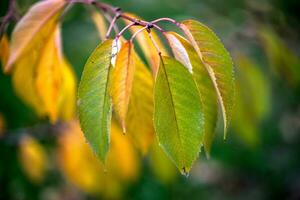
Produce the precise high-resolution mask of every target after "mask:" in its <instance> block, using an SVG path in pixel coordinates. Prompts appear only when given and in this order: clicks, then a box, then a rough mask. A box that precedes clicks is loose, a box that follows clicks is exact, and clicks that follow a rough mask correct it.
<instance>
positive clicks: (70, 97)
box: [59, 58, 77, 121]
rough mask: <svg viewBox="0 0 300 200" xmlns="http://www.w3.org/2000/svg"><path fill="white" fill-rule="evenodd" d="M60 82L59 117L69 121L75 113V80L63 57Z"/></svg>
mask: <svg viewBox="0 0 300 200" xmlns="http://www.w3.org/2000/svg"><path fill="white" fill-rule="evenodd" d="M61 64H62V65H61V73H62V83H61V94H60V101H59V118H60V119H62V120H64V121H69V120H72V119H74V118H75V115H76V89H77V81H76V76H75V74H74V71H73V69H72V67H71V65H70V64H69V63H68V62H67V60H66V59H65V58H63V60H62V63H61Z"/></svg>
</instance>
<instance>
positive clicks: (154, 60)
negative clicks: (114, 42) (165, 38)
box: [125, 13, 168, 76]
mask: <svg viewBox="0 0 300 200" xmlns="http://www.w3.org/2000/svg"><path fill="white" fill-rule="evenodd" d="M125 14H126V15H128V16H130V17H132V18H135V19H141V18H140V17H138V16H136V15H134V14H132V13H125ZM125 23H127V24H129V23H130V22H128V21H127V20H125ZM139 29H140V27H138V26H132V27H131V28H130V30H131V32H132V33H135V32H136V31H138V30H139ZM151 34H152V37H153V39H154V40H155V42H156V43H157V45H158V47H159V49H160V51H161V53H162V55H165V56H167V55H168V53H167V51H166V49H165V48H164V46H163V44H162V42H161V41H160V38H159V37H158V36H157V34H156V33H155V32H154V31H151ZM136 38H137V41H138V43H139V46H140V47H141V49H142V51H143V53H144V54H145V57H146V58H147V62H148V64H149V65H150V66H151V68H152V71H153V75H154V76H155V75H156V73H157V70H158V67H159V63H160V58H159V55H158V52H157V49H156V48H155V46H154V45H153V42H152V41H151V39H150V38H149V34H148V32H147V31H146V30H145V31H142V32H141V33H140V34H138V35H137V37H136Z"/></svg>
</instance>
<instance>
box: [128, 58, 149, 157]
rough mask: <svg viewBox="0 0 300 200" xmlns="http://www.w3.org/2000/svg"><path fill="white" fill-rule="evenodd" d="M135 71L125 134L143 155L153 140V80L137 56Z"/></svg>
mask: <svg viewBox="0 0 300 200" xmlns="http://www.w3.org/2000/svg"><path fill="white" fill-rule="evenodd" d="M134 59H135V65H136V70H135V74H134V80H133V86H132V92H131V96H130V102H129V107H128V114H127V119H126V126H127V132H128V134H129V135H130V136H131V137H132V139H133V142H134V144H135V145H136V146H137V147H138V148H139V149H140V150H141V152H142V154H143V155H145V154H146V153H147V152H148V149H149V146H150V145H151V144H152V142H153V140H154V128H153V119H152V118H153V79H152V76H151V73H150V71H149V70H148V69H147V67H146V65H145V64H144V63H143V61H142V60H141V59H140V58H139V56H138V55H137V54H135V56H134Z"/></svg>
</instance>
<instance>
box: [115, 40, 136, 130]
mask: <svg viewBox="0 0 300 200" xmlns="http://www.w3.org/2000/svg"><path fill="white" fill-rule="evenodd" d="M134 71H135V62H134V48H133V44H132V43H131V42H130V41H129V42H126V43H125V44H124V45H122V47H121V50H120V52H119V53H118V55H117V58H116V65H115V67H114V69H113V71H112V82H111V90H110V91H111V92H110V93H111V97H112V103H113V106H114V111H115V112H116V114H117V116H118V118H119V120H120V122H121V126H122V129H123V132H124V133H125V132H126V125H125V124H126V123H125V121H126V115H127V110H128V105H129V99H130V94H131V90H132V82H133V78H134Z"/></svg>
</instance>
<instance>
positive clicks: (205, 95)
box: [166, 32, 218, 157]
mask: <svg viewBox="0 0 300 200" xmlns="http://www.w3.org/2000/svg"><path fill="white" fill-rule="evenodd" d="M166 36H167V38H168V41H169V43H170V46H171V48H172V51H173V53H174V55H175V58H176V59H177V60H178V61H180V62H181V63H182V64H183V65H185V66H186V67H187V68H188V69H189V70H190V71H192V75H193V78H194V80H195V82H196V85H197V87H198V90H199V93H200V98H201V102H202V107H203V114H204V129H205V132H204V136H203V145H204V149H205V151H206V155H207V156H208V157H209V154H210V149H211V145H212V142H213V139H214V135H215V134H214V132H215V127H216V122H217V118H218V99H217V94H216V92H215V89H214V85H213V82H212V80H211V79H210V76H209V74H208V72H207V70H206V69H205V66H204V64H203V63H202V61H201V59H200V58H199V56H198V54H197V52H196V51H195V50H194V48H193V46H192V45H191V44H190V43H189V42H188V41H187V40H186V39H185V38H183V37H182V36H180V35H178V34H177V33H174V32H170V33H166Z"/></svg>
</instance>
